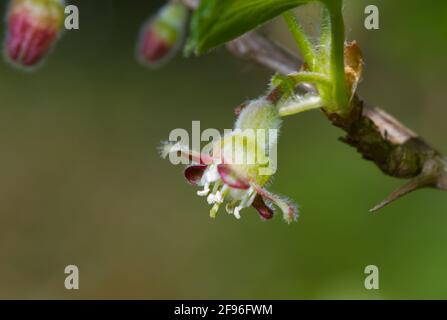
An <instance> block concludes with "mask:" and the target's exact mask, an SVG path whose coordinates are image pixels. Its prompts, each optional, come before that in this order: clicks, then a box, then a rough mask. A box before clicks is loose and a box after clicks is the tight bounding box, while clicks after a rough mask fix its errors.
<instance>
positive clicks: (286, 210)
mask: <svg viewBox="0 0 447 320" xmlns="http://www.w3.org/2000/svg"><path fill="white" fill-rule="evenodd" d="M252 186H253V187H254V188H255V190H256V192H257V193H258V194H259V195H261V196H262V197H263V198H264V199H268V200H270V201H272V202H273V203H274V204H275V205H276V206H278V208H280V209H281V211H282V212H283V217H284V220H286V221H287V222H288V223H291V222H293V221H296V220H297V219H298V207H297V205H296V204H294V203H293V202H292V201H290V200H289V199H286V198H284V197H281V196H278V195H276V194H274V193H271V192H269V191H268V190H266V189H263V188H261V187H260V186H257V185H255V184H253V185H252Z"/></svg>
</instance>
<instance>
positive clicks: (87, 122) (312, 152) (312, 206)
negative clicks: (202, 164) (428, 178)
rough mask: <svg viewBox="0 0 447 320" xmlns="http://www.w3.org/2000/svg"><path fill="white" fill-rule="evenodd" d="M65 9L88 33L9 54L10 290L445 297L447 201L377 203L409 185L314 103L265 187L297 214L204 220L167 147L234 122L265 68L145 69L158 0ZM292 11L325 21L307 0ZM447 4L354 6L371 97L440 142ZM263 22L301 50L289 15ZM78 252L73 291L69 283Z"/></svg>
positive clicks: (224, 58) (1, 200)
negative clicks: (350, 141)
mask: <svg viewBox="0 0 447 320" xmlns="http://www.w3.org/2000/svg"><path fill="white" fill-rule="evenodd" d="M72 3H74V4H77V5H78V6H79V9H80V18H81V20H80V22H81V23H80V30H79V31H69V32H66V33H65V35H64V37H63V39H62V40H61V41H60V42H59V43H58V45H57V47H56V49H55V50H54V52H53V53H52V54H51V56H50V58H49V59H48V60H47V61H46V63H45V65H44V66H43V67H42V68H40V69H39V70H38V71H37V72H34V73H24V72H20V71H17V70H15V69H13V68H11V66H9V65H8V64H6V63H2V64H0V92H1V98H0V148H1V149H0V150H1V157H0V246H1V247H0V298H4V299H5V298H6V299H10V298H23V299H31V298H33V299H47V298H62V299H70V298H73V299H80V298H87V299H98V298H106V299H107V298H138V299H155V298H159V299H164V298H170V299H177V298H178V299H186V298H189V299H205V298H209V299H221V298H222V299H223V298H225V299H240V298H244V299H245V298H246V299H316V298H322V299H330V298H335V299H344V298H359V299H399V298H423V299H425V298H447V276H446V274H445V270H446V269H447V251H446V250H445V244H446V243H447V232H446V231H445V230H446V226H447V195H446V194H444V193H441V192H437V191H433V190H423V191H419V192H417V193H414V194H412V195H410V196H408V197H406V198H404V199H402V200H401V201H398V202H397V203H395V204H393V205H391V206H389V207H387V208H386V209H384V210H383V211H381V212H380V213H379V214H377V215H372V214H370V213H368V209H370V208H371V207H372V206H374V205H375V204H376V203H377V202H379V201H380V200H382V199H383V198H384V196H386V195H387V194H388V193H389V192H390V191H392V190H393V189H394V188H396V187H398V186H399V185H400V184H402V183H403V181H399V180H396V179H393V178H389V177H386V176H384V175H383V174H382V173H381V172H380V171H379V170H378V169H377V168H376V167H375V166H374V165H373V164H372V163H370V162H366V161H364V160H362V159H361V158H360V156H359V155H358V154H357V153H356V152H355V150H353V149H351V148H349V147H348V146H346V145H344V144H342V143H340V142H337V138H338V137H339V136H341V135H342V133H341V132H340V130H338V129H336V128H334V127H332V126H331V125H330V124H329V122H328V121H327V120H326V119H325V118H324V116H322V114H321V113H320V112H318V111H314V112H309V113H307V114H302V115H299V116H295V117H290V118H288V119H286V121H285V123H284V127H283V130H282V135H281V138H280V144H279V149H278V157H279V159H278V162H279V171H278V172H277V174H276V177H275V181H274V183H273V185H272V186H271V190H272V191H274V192H278V193H281V194H285V195H288V196H289V197H290V198H292V199H295V200H296V201H297V202H298V203H299V204H300V205H301V206H302V212H301V216H300V219H299V223H297V224H292V225H287V224H285V223H284V222H283V221H282V219H281V217H280V216H276V218H275V219H273V220H272V221H269V222H262V221H261V220H260V219H259V218H258V216H257V214H256V213H255V211H253V210H251V209H249V210H247V211H244V212H243V218H242V219H241V220H240V221H237V220H236V219H234V217H232V216H229V215H228V214H226V213H223V212H222V213H221V214H219V215H218V217H217V219H215V220H212V219H210V218H209V217H208V211H209V207H208V205H207V204H206V201H204V199H202V198H199V197H197V196H196V195H195V190H193V188H191V187H190V186H189V185H188V184H187V183H186V182H185V181H184V179H183V177H182V168H180V167H173V166H172V165H171V164H170V163H169V162H168V161H164V160H161V159H160V158H159V156H158V152H157V147H158V145H159V143H160V141H162V140H166V139H167V138H168V134H169V132H170V131H171V130H172V129H174V128H186V129H188V130H190V127H191V121H192V120H200V121H201V124H202V128H203V129H204V128H219V129H224V128H231V126H232V123H233V119H234V117H233V112H232V110H233V108H234V107H235V106H237V105H238V104H239V103H240V102H242V101H244V100H245V99H248V98H254V97H256V96H258V95H260V94H261V93H263V92H264V90H265V88H266V84H267V82H268V81H269V77H270V76H271V72H269V71H268V70H265V69H263V68H261V67H258V66H257V65H255V64H251V63H247V62H245V61H239V60H237V59H234V58H233V57H232V56H230V55H229V54H228V53H227V52H226V51H225V50H222V49H221V50H216V51H214V52H213V53H211V54H209V55H206V56H204V57H201V58H189V59H183V58H182V57H178V58H177V59H175V61H173V62H172V63H171V64H169V65H167V66H166V67H165V68H163V69H160V70H155V71H154V70H149V69H146V68H144V67H141V66H140V65H138V63H137V62H136V61H135V57H134V51H135V42H136V38H137V34H138V30H139V27H140V25H141V24H142V23H143V21H144V20H145V19H146V18H147V17H148V16H149V15H150V14H151V12H154V11H155V10H156V8H157V7H158V6H159V5H160V3H161V2H160V1H153V0H147V1H142V0H134V1H119V0H101V1H85V0H84V1H73V2H72ZM1 4H2V6H1V14H2V15H3V14H4V12H5V7H6V1H1ZM367 4H376V5H378V6H379V8H380V30H377V31H367V30H366V29H365V28H364V27H363V19H364V17H365V15H364V13H363V10H364V8H365V5H367ZM300 12H301V16H302V17H304V18H306V19H307V20H308V21H309V23H308V27H309V30H311V31H312V30H315V29H316V28H317V27H318V26H317V24H316V23H315V20H314V18H313V17H314V13H315V12H316V10H315V8H312V7H309V8H306V9H304V11H303V10H300ZM445 12H447V2H444V1H439V0H431V1H422V0H419V1H415V0H406V1H385V0H381V1H380V0H368V1H363V0H362V1H359V0H347V1H346V8H345V14H346V24H347V30H348V36H349V38H350V39H356V40H358V42H359V44H360V45H361V47H362V48H363V51H364V56H365V60H366V69H365V74H364V81H363V83H362V84H361V86H360V93H361V95H362V96H363V97H365V98H366V99H367V100H368V101H370V102H371V103H374V104H377V105H379V106H381V107H383V108H384V109H386V110H387V111H389V112H390V113H392V114H394V115H396V116H397V117H398V118H399V119H400V120H402V121H403V122H404V123H405V124H407V125H408V126H410V127H411V128H413V129H414V130H415V131H416V132H418V133H420V134H421V135H422V136H424V138H425V139H426V140H428V141H429V142H430V143H432V144H433V145H435V146H436V147H437V148H439V149H440V150H441V151H444V152H447V141H446V137H447V127H446V126H445V121H446V116H447V107H446V105H445V101H446V100H447V91H446V90H445V87H446V83H447V80H446V76H445V75H446V74H447V64H446V62H445V57H446V56H447V44H446V41H445V30H446V29H447V20H446V19H445ZM309 17H311V18H309ZM304 18H303V19H304ZM2 28H3V30H2V33H4V25H2ZM266 31H267V32H268V33H269V34H270V35H271V36H272V37H274V38H275V39H277V40H278V41H280V42H283V43H285V44H286V45H288V46H289V47H291V48H293V45H292V43H291V40H290V36H289V35H288V33H287V32H285V28H284V25H283V23H282V21H281V20H278V21H275V22H273V23H272V24H271V25H270V26H269V28H268V30H266ZM69 264H75V265H77V266H78V267H79V269H80V290H78V291H67V290H65V288H64V279H65V274H64V268H65V266H66V265H69ZM371 264H372V265H377V266H378V267H379V269H380V290H378V291H373V292H371V291H367V290H366V289H365V288H364V286H363V282H364V278H365V275H364V273H363V270H364V268H365V267H366V266H367V265H371Z"/></svg>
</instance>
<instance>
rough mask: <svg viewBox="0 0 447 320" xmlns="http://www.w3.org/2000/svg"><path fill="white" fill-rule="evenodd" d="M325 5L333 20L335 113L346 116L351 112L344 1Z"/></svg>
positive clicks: (332, 74) (332, 68)
mask: <svg viewBox="0 0 447 320" xmlns="http://www.w3.org/2000/svg"><path fill="white" fill-rule="evenodd" d="M325 4H326V7H327V9H328V10H329V16H330V20H331V56H330V73H331V78H332V82H333V100H334V103H335V106H334V107H335V110H334V111H336V112H338V113H341V114H345V113H347V112H348V111H349V109H348V104H349V100H348V94H347V86H346V80H345V59H344V46H345V25H344V21H343V13H342V1H340V0H333V1H327V2H325ZM330 107H332V106H330Z"/></svg>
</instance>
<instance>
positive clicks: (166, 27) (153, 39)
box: [138, 3, 188, 67]
mask: <svg viewBox="0 0 447 320" xmlns="http://www.w3.org/2000/svg"><path fill="white" fill-rule="evenodd" d="M187 19H188V9H187V8H186V7H185V6H183V5H181V4H178V3H168V4H167V5H165V6H164V7H162V8H161V9H160V11H159V12H158V13H157V14H156V15H155V16H153V17H151V18H150V19H149V21H148V22H147V23H145V24H144V26H143V28H142V30H141V32H140V40H139V42H138V60H139V61H140V62H141V63H143V64H145V65H148V66H152V67H154V66H158V65H160V64H162V63H164V62H166V61H167V60H169V59H170V58H171V57H173V56H174V55H175V54H176V53H177V51H178V49H179V47H180V45H181V43H182V40H183V34H184V28H185V24H186V22H187Z"/></svg>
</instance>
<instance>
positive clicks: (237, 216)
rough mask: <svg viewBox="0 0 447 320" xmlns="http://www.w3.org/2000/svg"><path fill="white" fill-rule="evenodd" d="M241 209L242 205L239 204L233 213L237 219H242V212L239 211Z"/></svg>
mask: <svg viewBox="0 0 447 320" xmlns="http://www.w3.org/2000/svg"><path fill="white" fill-rule="evenodd" d="M241 209H242V207H241V206H237V207H236V208H234V212H233V214H234V217H235V218H236V219H240V218H241V215H240V213H239V211H241Z"/></svg>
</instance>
